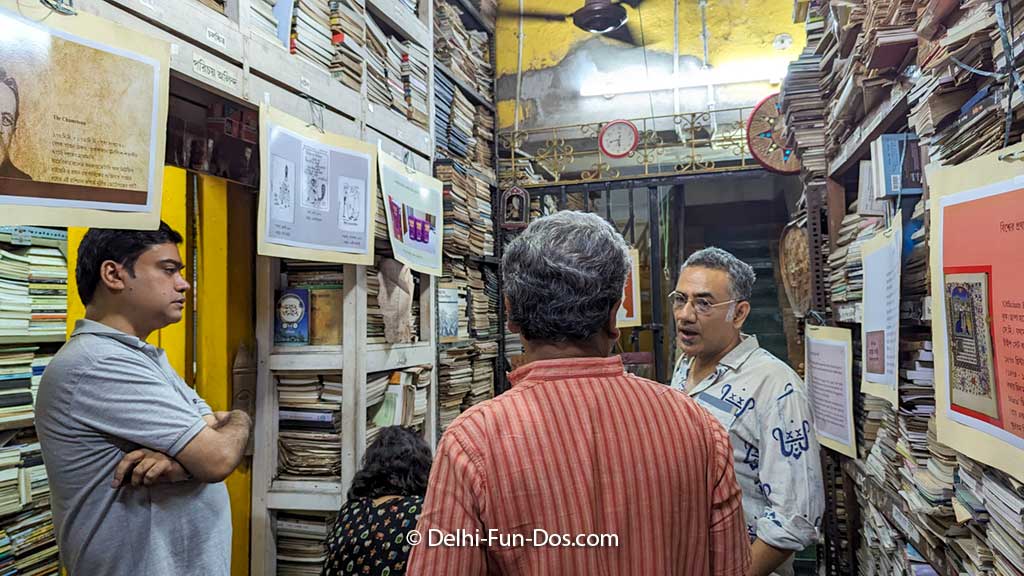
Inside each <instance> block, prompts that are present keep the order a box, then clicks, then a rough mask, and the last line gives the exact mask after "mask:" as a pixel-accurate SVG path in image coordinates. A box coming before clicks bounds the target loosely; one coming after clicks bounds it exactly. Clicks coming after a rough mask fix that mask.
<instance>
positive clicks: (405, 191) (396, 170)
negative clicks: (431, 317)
mask: <svg viewBox="0 0 1024 576" xmlns="http://www.w3.org/2000/svg"><path fill="white" fill-rule="evenodd" d="M378 162H379V166H380V190H381V193H382V194H383V197H384V214H385V218H386V220H387V223H388V238H389V239H390V240H391V249H392V251H394V253H395V259H396V260H398V261H399V262H401V263H403V264H405V265H407V266H408V267H409V268H412V269H413V270H415V271H417V272H422V273H423V274H430V275H432V276H440V275H441V247H442V245H443V241H444V190H443V184H442V183H441V181H440V180H438V179H436V178H432V177H430V176H427V175H426V174H422V173H420V172H417V171H415V170H413V169H412V168H409V167H408V166H406V165H405V164H403V163H401V162H399V161H398V160H396V159H395V158H392V157H391V156H390V155H388V154H387V153H384V152H381V151H378Z"/></svg>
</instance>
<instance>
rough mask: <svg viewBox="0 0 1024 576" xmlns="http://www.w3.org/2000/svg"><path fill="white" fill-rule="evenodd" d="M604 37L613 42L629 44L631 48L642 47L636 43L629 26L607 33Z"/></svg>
mask: <svg viewBox="0 0 1024 576" xmlns="http://www.w3.org/2000/svg"><path fill="white" fill-rule="evenodd" d="M602 36H604V37H605V38H611V39H612V40H618V41H619V42H622V43H625V44H629V45H630V46H639V45H640V43H639V42H637V41H636V38H633V33H632V32H630V30H629V25H628V24H623V25H622V26H619V27H618V28H617V29H615V30H612V31H611V32H605V33H604V34H602Z"/></svg>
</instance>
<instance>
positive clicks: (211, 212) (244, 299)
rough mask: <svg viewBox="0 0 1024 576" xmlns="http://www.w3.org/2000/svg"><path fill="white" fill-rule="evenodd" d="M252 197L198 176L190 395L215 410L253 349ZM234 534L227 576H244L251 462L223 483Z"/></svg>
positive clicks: (222, 406)
mask: <svg viewBox="0 0 1024 576" xmlns="http://www.w3.org/2000/svg"><path fill="white" fill-rule="evenodd" d="M255 207H256V204H255V196H253V195H252V194H251V193H250V192H248V191H244V190H240V189H238V188H236V187H233V186H228V184H227V182H226V181H224V180H221V179H219V178H212V177H207V176H200V177H199V215H200V217H199V222H198V226H197V228H198V229H197V234H196V237H197V243H198V257H199V263H198V268H199V269H198V271H197V277H198V282H197V284H198V286H197V289H198V291H199V298H198V308H199V309H198V314H197V326H196V338H197V342H196V344H197V346H196V355H197V358H196V369H197V372H196V383H195V384H196V391H197V392H198V393H199V395H200V396H202V397H203V399H205V400H206V401H207V402H208V403H209V404H210V406H211V407H212V408H213V409H214V410H216V411H221V410H230V409H231V398H232V386H231V382H232V373H231V369H232V366H233V364H234V359H235V353H236V351H237V350H238V347H239V346H240V345H243V344H244V345H245V346H247V347H248V349H249V350H254V349H255V346H254V344H255V342H254V332H255V330H254V324H253V308H254V305H255V304H254V298H255V294H254V287H255V285H254V278H255V269H254V255H255V253H256V249H255V245H254V238H255V236H256V231H255V221H256V218H255ZM226 484H227V487H228V493H229V494H230V497H231V520H232V527H233V530H234V534H233V540H232V551H231V558H232V560H231V564H232V566H231V573H232V574H233V575H235V576H241V575H243V574H248V573H249V516H250V505H251V502H252V499H251V494H252V491H251V486H252V468H251V461H250V460H248V459H246V460H244V461H243V463H242V464H241V465H240V466H239V467H238V469H236V470H235V472H234V473H233V474H232V475H231V476H230V477H229V478H228V479H227V481H226Z"/></svg>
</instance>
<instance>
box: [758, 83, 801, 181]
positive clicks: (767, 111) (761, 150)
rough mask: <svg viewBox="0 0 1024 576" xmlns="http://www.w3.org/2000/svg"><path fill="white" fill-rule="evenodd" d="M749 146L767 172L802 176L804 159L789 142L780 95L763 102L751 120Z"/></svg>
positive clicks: (774, 95)
mask: <svg viewBox="0 0 1024 576" xmlns="http://www.w3.org/2000/svg"><path fill="white" fill-rule="evenodd" d="M747 145H748V146H749V147H750V153H751V155H753V156H754V159H755V160H757V161H758V163H760V164H761V165H762V166H764V167H765V169H766V170H770V171H772V172H776V173H778V174H799V173H800V166H801V164H800V158H799V157H797V154H796V149H795V148H793V147H791V146H789V145H788V144H787V143H786V139H785V124H784V123H783V117H782V106H781V105H780V104H779V95H778V94H773V95H771V96H769V97H767V98H765V99H764V100H762V101H761V102H760V103H759V104H758V105H757V106H755V107H754V111H753V112H751V114H750V119H749V120H748V121H747Z"/></svg>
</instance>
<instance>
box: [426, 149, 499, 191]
mask: <svg viewBox="0 0 1024 576" xmlns="http://www.w3.org/2000/svg"><path fill="white" fill-rule="evenodd" d="M437 154H438V155H437V157H436V158H435V159H434V166H438V165H444V164H447V165H451V164H455V163H458V164H459V166H461V167H462V169H463V170H465V171H466V173H468V174H469V175H470V176H472V177H474V178H479V179H480V180H483V181H484V182H486V183H487V185H488V186H490V187H491V188H497V187H498V181H497V180H496V179H495V178H494V177H493V176H488V175H486V174H484V173H483V172H481V171H479V170H477V169H476V168H472V167H470V166H466V165H465V163H464V162H463V161H461V160H453V159H451V158H448V157H447V156H444V155H442V154H443V152H442V151H441V150H440V149H438V152H437Z"/></svg>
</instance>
